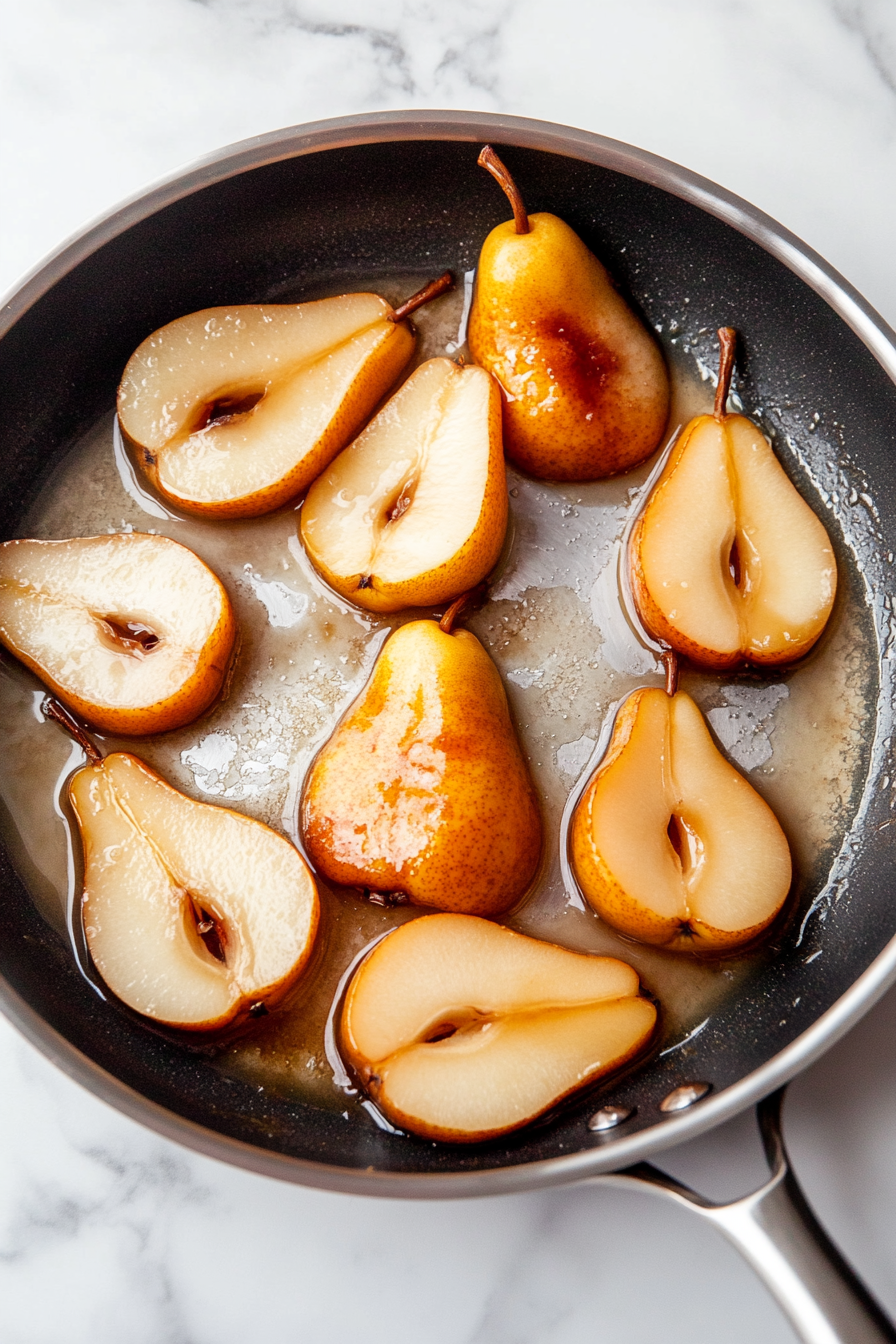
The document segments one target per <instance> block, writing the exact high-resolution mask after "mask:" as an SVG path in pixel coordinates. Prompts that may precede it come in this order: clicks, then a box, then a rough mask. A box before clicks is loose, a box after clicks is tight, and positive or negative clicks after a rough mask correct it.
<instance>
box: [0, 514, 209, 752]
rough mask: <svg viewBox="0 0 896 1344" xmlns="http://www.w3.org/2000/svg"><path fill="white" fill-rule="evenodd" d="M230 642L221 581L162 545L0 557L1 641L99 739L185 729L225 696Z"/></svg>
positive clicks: (33, 544) (105, 545) (136, 543)
mask: <svg viewBox="0 0 896 1344" xmlns="http://www.w3.org/2000/svg"><path fill="white" fill-rule="evenodd" d="M235 638H236V623H235V621H234V616H233V611H232V609H231V605H230V600H229V598H228V596H227V593H226V592H225V590H224V588H223V586H222V585H221V583H220V582H219V580H218V579H217V578H216V577H215V575H214V574H213V573H212V571H211V570H210V569H209V568H208V566H207V565H204V564H203V563H202V561H201V560H200V559H199V558H198V556H196V555H194V554H193V552H192V551H190V550H187V548H186V547H185V546H181V545H179V544H178V543H177V542H176V541H170V540H169V539H168V538H167V537H157V536H148V535H145V534H143V533H139V532H130V533H121V534H117V535H113V536H105V537H76V538H73V539H72V540H68V541H8V542H6V543H5V544H4V545H3V546H0V639H2V641H3V643H4V644H5V645H6V646H7V648H9V649H11V650H12V652H13V653H14V654H16V656H17V657H18V658H20V659H21V660H22V662H23V663H25V664H26V665H27V666H28V667H30V668H31V669H32V671H34V672H36V673H37V675H38V676H39V677H40V678H41V679H42V680H43V681H45V682H46V684H47V685H48V686H50V687H52V689H53V690H54V691H55V692H56V693H57V694H58V695H59V696H60V697H61V699H63V700H64V701H65V703H66V704H68V705H70V706H71V707H72V708H73V709H75V710H76V711H77V712H78V713H79V714H81V715H82V716H83V717H84V718H85V719H87V721H88V722H89V723H91V724H93V725H94V726H95V727H96V728H99V729H101V730H105V731H107V732H116V733H126V734H146V733H161V732H167V731H168V730H169V729H172V728H178V727H181V726H182V725H183V724H185V723H190V722H191V721H192V720H193V719H195V718H197V717H198V715H199V714H201V713H202V712H203V710H205V709H206V708H207V707H208V706H209V704H211V702H212V701H213V700H214V699H215V697H216V696H217V695H218V694H219V693H220V691H221V688H222V686H223V685H224V681H225V679H226V676H227V672H228V667H229V663H230V659H231V654H232V651H233V645H234V641H235Z"/></svg>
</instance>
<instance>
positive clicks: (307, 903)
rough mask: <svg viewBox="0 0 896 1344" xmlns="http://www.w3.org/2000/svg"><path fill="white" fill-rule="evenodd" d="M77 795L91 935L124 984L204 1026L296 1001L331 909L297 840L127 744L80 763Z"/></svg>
mask: <svg viewBox="0 0 896 1344" xmlns="http://www.w3.org/2000/svg"><path fill="white" fill-rule="evenodd" d="M69 794H70V798H71V802H72V806H73V808H74V811H75V815H76V817H77V821H78V827H79V829H80V832H81V841H82V845H83V850H84V895H83V919H84V929H85V934H86V937H87V944H88V947H89V948H90V954H91V956H92V958H93V960H94V963H95V964H96V968H97V970H98V971H99V973H100V975H101V976H102V978H103V980H104V981H105V982H106V984H107V985H108V986H109V988H110V989H111V990H112V992H113V993H114V994H116V995H117V996H118V997H119V998H120V999H122V1000H123V1001H124V1002H125V1003H126V1004H128V1005H129V1006H130V1007H131V1008H133V1009H135V1010H136V1011H137V1012H138V1013H142V1014H144V1015H145V1016H146V1017H151V1018H153V1019H154V1020H155V1021H157V1022H162V1023H165V1024H167V1025H169V1026H174V1027H181V1028H186V1029H189V1030H194V1031H197V1030H198V1031H208V1030H212V1029H216V1028H221V1027H224V1026H226V1025H228V1024H229V1023H230V1022H232V1021H234V1020H235V1019H237V1018H239V1017H241V1016H244V1015H245V1014H246V1013H248V1012H249V1011H250V1009H251V1008H252V1007H253V1005H255V1004H266V1005H271V1004H273V1003H275V1002H276V1001H277V1000H278V999H280V998H282V997H283V995H284V994H285V993H286V992H287V990H289V989H290V988H291V986H292V985H293V984H294V983H295V981H296V979H297V978H298V976H299V975H300V974H301V971H302V969H303V967H304V965H305V963H306V962H307V960H308V957H309V955H310V953H311V949H312V946H313V943H314V937H315V934H316V931H317V924H318V914H319V903H318V895H317V888H316V886H315V883H314V879H313V878H312V876H311V873H310V871H309V869H308V866H307V864H306V863H305V861H304V859H303V858H302V856H301V855H300V854H299V852H298V851H297V850H296V849H295V847H294V846H293V845H291V844H290V843H289V841H288V840H286V839H285V838H284V837H283V836H281V835H277V833H276V832H275V831H272V830H271V829H270V828H269V827H267V826H264V825H263V824H262V823H261V822H259V821H253V820H252V819H251V818H249V817H244V816H241V815H240V814H239V813H237V812H231V811H230V810H229V809H227V808H223V807H214V806H212V805H211V804H209V803H197V802H195V801H194V800H193V799H191V798H187V797H186V796H185V795H184V794H182V793H179V792H178V790H177V789H174V788H172V787H171V785H170V784H166V783H165V781H164V780H163V779H160V778H159V776H158V775H156V774H155V773H154V772H153V771H152V770H150V769H149V767H148V766H147V765H145V764H144V763H143V762H142V761H140V760H138V759H137V757H136V756H131V755H129V754H127V753H123V752H115V753H113V754H111V755H109V756H107V757H106V758H105V759H104V760H103V761H101V762H100V763H99V764H98V765H94V766H87V767H85V768H84V769H82V770H79V771H78V772H77V773H76V774H75V775H74V776H73V778H72V780H71V784H70V787H69ZM209 926H211V927H209ZM210 932H214V935H215V938H214V941H213V942H212V941H211V940H210V939H208V934H209V933H210ZM203 933H205V934H206V938H205V939H204V938H203Z"/></svg>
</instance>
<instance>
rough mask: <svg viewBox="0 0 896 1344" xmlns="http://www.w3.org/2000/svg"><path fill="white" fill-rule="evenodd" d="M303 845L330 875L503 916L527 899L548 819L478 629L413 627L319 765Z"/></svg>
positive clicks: (399, 635) (309, 783)
mask: <svg viewBox="0 0 896 1344" xmlns="http://www.w3.org/2000/svg"><path fill="white" fill-rule="evenodd" d="M301 815H302V832H303V837H304V841H305V847H306V850H307V852H308V855H309V857H310V859H311V861H312V863H313V864H315V866H316V867H317V868H318V869H319V870H320V872H322V873H323V874H324V875H325V876H326V877H327V878H329V880H330V881H331V882H338V883H341V884H342V885H344V886H350V887H362V888H369V889H370V890H373V891H380V892H386V893H398V892H400V893H403V894H404V895H405V896H407V898H408V899H409V900H410V901H412V902H414V903H416V904H418V905H428V906H435V907H436V909H440V910H459V911H463V912H465V913H467V914H473V915H495V914H499V913H500V912H501V911H503V910H506V909H508V908H509V906H511V905H513V903H514V902H515V901H517V900H519V898H520V897H521V896H522V895H523V894H524V893H525V891H526V890H527V888H528V887H529V884H530V883H531V881H532V879H533V877H534V876H535V872H536V870H537V868H538V861H539V857H540V854H541V818H540V816H539V811H538V804H537V802H536V799H535V792H534V790H533V788H532V781H531V779H530V778H529V771H528V769H527V768H526V762H525V759H524V757H523V753H522V751H521V750H520V745H519V742H518V740H517V736H516V731H515V729H514V725H513V720H512V719H511V717H510V709H509V707H508V704H507V697H506V695H505V693H504V686H503V684H502V682H501V677H500V674H499V672H498V669H497V668H496V667H495V665H494V663H493V662H492V660H491V658H490V657H489V656H488V654H487V653H486V651H485V649H484V648H483V647H482V645H481V644H480V643H479V641H478V639H477V638H476V636H475V635H471V634H470V633H469V632H468V631H467V630H455V631H452V632H451V633H450V634H447V633H446V632H445V631H444V630H441V629H440V628H439V626H438V625H437V624H436V622H435V621H411V622H410V623H409V624H407V625H403V626H401V627H400V628H399V629H398V630H396V631H395V633H394V634H393V635H391V636H390V638H389V639H388V640H387V641H386V643H385V644H384V646H383V649H382V652H381V653H380V656H379V658H378V659H377V662H376V665H375V667H374V670H373V674H372V676H371V678H370V681H369V683H368V685H367V686H366V687H365V689H364V691H363V692H362V693H361V695H360V696H359V697H358V699H357V700H356V701H355V703H354V704H353V705H352V706H351V707H350V708H349V710H348V712H347V714H346V715H345V717H344V718H343V720H342V721H341V723H340V724H339V725H338V726H337V728H336V730H335V732H334V733H333V735H332V737H331V738H330V739H329V741H328V742H326V743H325V744H324V746H323V747H322V748H321V750H320V752H319V754H318V756H317V757H316V759H315V761H314V764H313V765H312V767H311V769H310V771H309V772H308V778H307V780H306V783H305V790H304V793H303V796H302V805H301Z"/></svg>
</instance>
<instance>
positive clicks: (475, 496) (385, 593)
mask: <svg viewBox="0 0 896 1344" xmlns="http://www.w3.org/2000/svg"><path fill="white" fill-rule="evenodd" d="M506 530H507V481H506V474H505V470H504V453H503V449H502V445H501V398H500V392H499V390H498V386H497V384H496V382H495V380H494V379H493V378H492V377H491V375H490V374H488V373H486V372H485V370H484V369H480V368H476V367H475V366H469V367H466V368H464V367H462V366H460V365H458V364H455V363H454V362H453V361H452V360H450V359H430V360H428V361H427V362H426V363H425V364H421V366H420V367H419V368H418V369H416V370H415V372H414V373H412V374H411V376H410V378H409V379H408V380H407V382H406V383H404V384H403V386H402V387H401V388H400V389H399V391H398V392H396V393H395V395H394V396H393V397H391V398H390V399H389V401H388V402H387V403H386V405H385V406H384V407H383V409H382V410H381V411H380V412H379V414H378V415H377V416H376V417H375V418H374V419H373V420H372V421H371V422H370V424H369V425H368V426H367V428H366V429H365V430H364V431H363V432H362V433H361V435H360V436H359V437H358V438H357V439H356V440H355V442H354V443H352V444H350V446H349V447H348V448H346V449H345V450H344V451H343V452H341V453H340V454H339V456H338V457H337V458H336V459H335V461H334V462H332V463H331V465H330V466H329V468H328V469H327V470H326V471H325V472H324V473H323V474H322V475H321V476H319V477H318V479H317V480H316V481H315V483H314V484H313V485H312V487H311V489H310V490H309V491H308V495H307V497H306V499H305V502H304V504H303V505H302V514H301V524H300V531H301V537H302V541H303V543H304V545H305V549H306V550H307V552H308V554H309V556H310V557H311V560H312V562H313V564H314V566H315V568H316V569H317V570H318V571H319V572H320V574H321V575H322V576H323V577H324V578H325V579H326V581H327V582H328V583H329V584H331V585H332V587H333V588H335V589H336V591H337V592H338V593H341V594H342V595H343V596H344V597H347V598H349V599H350V600H351V601H352V602H355V603H357V605H358V606H360V607H364V608H366V609H367V610H368V611H382V612H390V611H401V610H403V609H404V608H406V607H432V606H441V604H442V603H443V602H450V601H451V600H452V599H453V598H455V597H457V596H458V595H459V594H460V593H463V592H466V591H467V590H468V589H470V588H472V587H474V586H475V585H476V584H477V583H479V582H480V580H481V579H484V578H485V576H486V575H487V574H488V573H489V571H490V570H491V569H492V567H493V566H494V565H495V563H496V561H497V559H498V556H499V555H500V554H501V548H502V546H503V544H504V534H505V532H506Z"/></svg>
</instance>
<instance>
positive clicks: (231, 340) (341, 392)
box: [118, 294, 415, 518]
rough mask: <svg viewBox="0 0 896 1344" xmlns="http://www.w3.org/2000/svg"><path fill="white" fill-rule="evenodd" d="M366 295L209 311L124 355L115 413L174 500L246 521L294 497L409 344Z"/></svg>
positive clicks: (379, 303)
mask: <svg viewBox="0 0 896 1344" xmlns="http://www.w3.org/2000/svg"><path fill="white" fill-rule="evenodd" d="M391 315H392V309H391V307H390V306H389V304H388V303H386V301H385V299H381V298H380V297H379V296H378V295H376V294H346V295H343V296H341V297H339V298H333V299H319V300H316V301H314V302H311V303H300V304H295V305H292V304H259V305H253V306H245V307H235V308H207V309H205V310H203V311H202V312H198V313H191V314H189V315H188V316H186V317H181V318H178V319H177V320H176V321H174V322H170V323H169V324H168V325H167V326H165V327H161V328H160V329H159V330H158V331H156V332H154V333H153V334H152V335H151V336H149V337H147V339H146V340H145V341H144V342H143V344H142V345H141V346H139V348H138V349H137V350H136V351H135V353H134V354H133V355H132V356H131V358H130V360H129V361H128V365H127V367H126V369H125V371H124V375H123V377H122V380H121V385H120V387H119V391H118V415H119V420H120V422H121V427H122V430H123V432H124V434H125V435H126V437H127V438H128V439H129V440H130V442H131V443H132V444H133V446H134V449H135V457H136V460H137V463H138V465H139V466H140V468H141V470H142V471H143V472H144V473H145V474H146V476H147V477H148V478H149V480H150V481H151V482H152V484H153V485H154V486H155V487H156V489H157V490H158V491H159V493H160V494H161V495H162V496H163V497H164V498H165V499H167V500H168V501H169V502H170V503H172V504H173V505H175V507H177V508H180V509H185V510H187V511H188V512H192V513H197V514H205V515H209V516H212V517H217V518H251V517H255V516H257V515H259V514H263V513H269V512H270V511H271V510H273V509H277V508H280V506H281V505H283V504H285V503H287V502H288V501H289V500H291V499H293V498H295V496H296V495H298V494H301V492H302V491H303V490H305V489H306V488H307V486H308V485H310V483H311V482H312V481H313V480H314V478H315V477H316V476H318V475H319V474H320V472H321V471H323V469H324V467H326V466H327V465H328V463H329V462H330V461H331V460H332V458H333V457H334V456H335V455H336V453H338V452H339V450H340V449H341V448H343V447H344V446H345V444H346V443H348V441H349V439H350V438H351V436H352V435H353V434H354V433H355V432H356V430H357V429H358V427H359V425H360V424H362V423H363V421H364V419H365V418H366V417H367V415H369V413H370V411H371V410H372V409H373V407H374V406H375V405H376V403H377V402H378V401H379V399H380V398H381V397H382V395H383V393H384V392H385V391H386V390H387V389H388V388H389V387H390V386H391V385H392V383H393V382H394V381H395V379H396V378H397V377H398V375H399V373H400V372H401V370H402V369H403V368H404V366H405V364H406V363H407V362H408V360H409V359H410V357H411V355H412V354H413V350H414V341H415V338H414V336H413V334H412V332H411V329H410V327H409V326H408V324H407V323H406V322H394V321H392V317H391Z"/></svg>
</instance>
